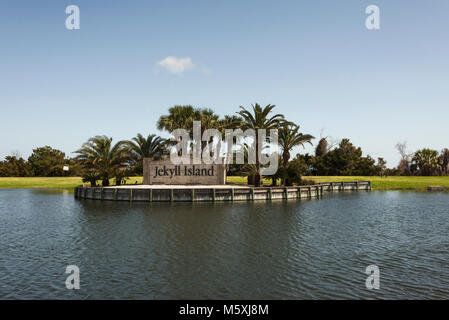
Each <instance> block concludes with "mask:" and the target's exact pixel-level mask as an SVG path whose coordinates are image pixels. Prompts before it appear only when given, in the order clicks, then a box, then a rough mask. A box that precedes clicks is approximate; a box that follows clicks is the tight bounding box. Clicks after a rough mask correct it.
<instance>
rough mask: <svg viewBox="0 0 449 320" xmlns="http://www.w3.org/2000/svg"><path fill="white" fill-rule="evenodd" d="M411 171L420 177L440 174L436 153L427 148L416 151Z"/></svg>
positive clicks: (438, 159) (438, 158)
mask: <svg viewBox="0 0 449 320" xmlns="http://www.w3.org/2000/svg"><path fill="white" fill-rule="evenodd" d="M412 171H414V172H416V173H417V174H419V175H421V176H433V175H438V174H440V172H441V164H440V157H439V155H438V151H436V150H431V149H427V148H424V149H421V150H418V151H416V152H415V154H414V155H413V158H412Z"/></svg>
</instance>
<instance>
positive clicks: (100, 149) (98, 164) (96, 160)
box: [75, 136, 129, 186]
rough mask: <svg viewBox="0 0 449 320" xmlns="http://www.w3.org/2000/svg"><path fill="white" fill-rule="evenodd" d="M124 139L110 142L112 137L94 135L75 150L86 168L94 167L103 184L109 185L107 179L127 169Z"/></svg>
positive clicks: (127, 158)
mask: <svg viewBox="0 0 449 320" xmlns="http://www.w3.org/2000/svg"><path fill="white" fill-rule="evenodd" d="M126 151H127V149H126V143H125V141H119V142H117V143H116V144H112V138H109V137H107V136H95V137H93V138H90V139H89V140H88V141H87V142H86V143H84V144H83V145H82V146H81V148H80V149H78V150H77V151H75V153H77V154H78V156H77V159H78V160H80V161H81V162H82V163H83V165H84V166H85V167H86V169H94V170H96V171H97V172H98V174H99V175H100V176H101V179H102V184H103V186H109V179H110V178H113V177H115V176H119V175H121V172H123V171H124V170H126V169H127V161H128V160H129V157H128V154H127V152H126Z"/></svg>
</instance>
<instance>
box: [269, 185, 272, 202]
mask: <svg viewBox="0 0 449 320" xmlns="http://www.w3.org/2000/svg"><path fill="white" fill-rule="evenodd" d="M269 195H270V201H271V200H273V188H272V187H270V190H269Z"/></svg>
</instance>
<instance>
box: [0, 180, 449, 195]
mask: <svg viewBox="0 0 449 320" xmlns="http://www.w3.org/2000/svg"><path fill="white" fill-rule="evenodd" d="M303 179H304V180H313V181H315V182H316V183H320V182H340V181H342V182H349V181H371V183H372V190H373V191H387V190H404V191H426V192H427V187H428V186H441V187H443V188H444V191H443V192H449V176H444V177H441V176H437V177H415V176H413V177H407V176H391V177H361V176H320V177H311V176H305V177H303ZM136 182H137V184H138V185H141V184H142V177H131V178H129V179H127V184H126V185H123V187H125V186H126V187H130V186H133V185H136ZM245 182H246V178H242V177H236V176H230V177H228V178H227V184H226V186H227V187H248V186H247V185H245ZM270 182H271V180H268V179H264V183H265V184H268V183H270ZM82 184H83V182H82V180H81V178H80V177H0V190H1V189H74V188H75V187H77V186H80V185H82ZM111 187H114V186H112V185H111ZM249 187H251V186H249Z"/></svg>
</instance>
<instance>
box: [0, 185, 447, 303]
mask: <svg viewBox="0 0 449 320" xmlns="http://www.w3.org/2000/svg"><path fill="white" fill-rule="evenodd" d="M448 203H449V194H445V193H433V194H430V193H415V192H396V191H391V192H371V193H365V192H358V193H357V192H354V193H335V194H328V195H326V196H325V197H324V198H323V199H322V200H309V201H304V200H303V201H301V202H299V201H288V202H282V201H277V202H272V203H270V202H255V203H233V204H232V203H217V204H211V203H197V204H191V203H174V204H168V203H153V204H149V203H133V204H129V203H122V202H106V201H105V202H100V201H92V200H75V199H73V194H71V193H69V192H63V193H61V192H54V191H53V192H52V191H45V190H0V298H2V299H5V298H6V299H15V298H24V299H106V298H122V299H307V298H312V299H352V298H355V299H359V298H360V299H379V298H381V299H416V298H442V299H447V298H449V265H448V264H449V251H448V248H449V235H448V231H449V210H448V209H447V205H448ZM371 264H376V265H378V266H379V268H380V286H381V287H380V290H373V291H370V290H367V289H366V287H365V279H366V277H367V275H366V274H365V268H366V267H367V266H368V265H371ZM67 265H77V266H78V267H79V268H80V271H81V275H80V276H81V289H80V290H68V289H66V288H65V279H66V277H67V275H66V274H65V268H66V266H67Z"/></svg>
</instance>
